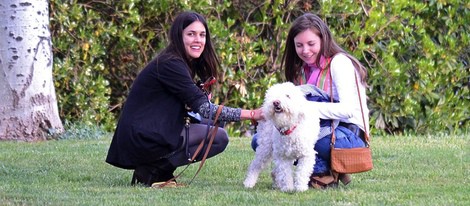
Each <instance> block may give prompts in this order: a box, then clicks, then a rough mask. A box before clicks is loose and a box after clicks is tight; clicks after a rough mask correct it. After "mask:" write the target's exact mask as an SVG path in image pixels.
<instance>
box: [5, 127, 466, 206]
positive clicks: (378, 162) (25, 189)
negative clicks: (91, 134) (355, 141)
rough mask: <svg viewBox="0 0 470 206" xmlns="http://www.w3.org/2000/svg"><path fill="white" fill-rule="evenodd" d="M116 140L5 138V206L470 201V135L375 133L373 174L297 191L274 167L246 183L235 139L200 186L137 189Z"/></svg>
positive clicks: (241, 147)
mask: <svg viewBox="0 0 470 206" xmlns="http://www.w3.org/2000/svg"><path fill="white" fill-rule="evenodd" d="M110 140H111V139H110V137H109V135H105V136H103V137H100V138H96V139H73V138H72V139H67V140H52V141H46V142H38V143H26V142H8V141H7V142H5V141H4V142H0V180H1V181H0V182H1V184H0V205H270V206H271V205H289V206H291V205H470V178H469V176H470V172H469V171H470V137H468V135H462V136H452V137H443V136H439V137H436V136H411V137H409V136H396V137H393V136H380V137H379V136H375V137H373V139H372V149H373V157H374V166H375V168H374V169H373V170H372V171H370V172H366V173H361V174H355V175H353V182H352V183H351V184H349V185H348V186H347V187H344V186H340V187H339V188H337V189H328V190H314V189H310V190H309V191H307V192H304V193H293V194H292V193H282V192H279V191H276V190H273V189H271V179H270V175H269V172H268V171H265V172H263V173H262V175H261V179H260V182H259V183H258V184H257V185H256V186H255V188H254V189H245V188H244V187H243V185H242V182H243V179H244V175H245V172H246V169H247V167H248V165H249V163H250V161H251V159H252V158H253V154H254V153H253V151H252V150H251V148H250V139H249V138H238V137H235V138H232V139H231V142H230V144H229V146H228V148H227V150H226V151H225V152H224V153H222V154H220V155H218V156H216V157H214V158H211V159H209V160H208V161H207V162H206V165H205V166H204V168H203V169H202V171H201V172H200V173H199V175H198V176H197V177H196V179H195V180H194V181H193V182H192V184H190V185H188V186H186V187H183V188H166V189H152V188H143V187H132V186H130V178H131V175H132V171H129V170H122V169H119V168H115V167H112V166H111V165H108V164H106V163H105V162H104V159H105V157H106V153H107V150H108V147H109V143H110ZM198 165H199V164H198V163H196V164H194V165H191V166H190V167H189V168H188V169H187V170H186V171H185V172H184V173H183V175H182V177H181V178H180V179H179V182H181V183H188V182H189V179H190V178H191V177H192V176H193V175H194V173H195V171H196V169H197V167H198ZM181 169H182V168H179V169H178V171H180V170H181Z"/></svg>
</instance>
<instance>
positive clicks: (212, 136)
mask: <svg viewBox="0 0 470 206" xmlns="http://www.w3.org/2000/svg"><path fill="white" fill-rule="evenodd" d="M223 107H224V106H223V105H219V107H218V108H217V112H216V113H215V118H214V124H213V127H212V130H210V131H209V132H208V134H207V136H206V138H204V139H203V140H202V141H201V142H200V143H199V145H198V147H197V149H196V151H195V152H194V154H193V156H192V157H191V159H189V164H187V165H186V167H185V168H184V169H183V170H182V171H181V172H180V173H178V175H176V176H174V177H173V178H171V179H169V180H167V181H166V182H164V183H163V184H161V185H158V188H163V187H165V186H166V185H168V184H169V183H170V182H173V181H175V180H176V179H177V178H179V177H180V176H181V175H182V174H183V172H184V171H186V169H188V167H189V165H191V163H193V162H194V161H195V160H196V158H197V156H198V155H199V153H200V152H201V151H202V150H203V147H204V143H205V142H206V140H207V137H209V143H208V144H207V148H206V150H205V153H204V156H203V157H202V159H201V163H200V164H199V168H198V169H197V171H196V173H195V174H194V176H193V177H192V178H191V180H190V181H189V183H188V185H189V184H191V183H192V181H193V180H194V179H195V178H196V176H197V175H198V174H199V172H200V171H201V169H202V167H203V166H204V163H205V162H206V159H207V156H208V154H209V151H210V150H211V147H212V144H213V142H214V139H215V136H216V134H217V131H218V130H219V122H218V119H219V116H220V113H221V112H222V108H223ZM187 143H188V142H187Z"/></svg>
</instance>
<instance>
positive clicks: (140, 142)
mask: <svg viewBox="0 0 470 206" xmlns="http://www.w3.org/2000/svg"><path fill="white" fill-rule="evenodd" d="M169 38H170V39H169V40H170V41H169V45H168V46H167V47H166V48H165V49H164V50H163V51H162V52H161V53H160V54H159V55H158V56H157V57H155V58H154V59H153V60H152V61H151V62H149V63H148V64H147V65H146V67H145V68H144V69H143V70H142V71H141V72H140V73H139V75H138V76H137V78H136V79H135V81H134V82H133V85H132V88H131V90H130V92H129V96H128V97H127V100H126V103H125V105H124V107H123V109H122V112H121V114H120V117H119V121H118V124H117V127H116V130H115V133H114V136H113V139H112V142H111V145H110V148H109V151H108V156H107V158H106V162H107V163H109V164H111V165H114V166H116V167H119V168H123V169H131V170H134V174H133V178H132V182H131V183H132V184H135V183H141V184H144V185H146V186H149V187H150V186H152V185H153V186H158V185H161V183H162V182H166V181H168V180H171V179H172V178H173V177H174V176H173V172H174V171H175V170H176V168H177V167H179V166H182V165H187V164H189V163H191V162H189V161H188V158H190V157H189V154H194V152H195V150H196V148H197V146H198V144H199V143H200V142H201V141H202V140H203V139H205V138H206V136H207V131H208V125H207V124H204V123H202V122H200V123H196V122H193V123H191V124H190V125H189V127H185V118H186V117H187V116H188V108H189V109H190V110H192V112H194V113H193V114H198V115H200V116H202V118H203V119H207V120H209V121H210V120H211V119H214V117H215V113H216V111H217V109H218V107H220V106H219V105H214V104H212V103H211V102H210V97H208V96H210V89H211V87H210V86H208V85H207V84H205V85H204V87H205V89H206V90H205V91H206V92H204V90H202V89H201V88H200V86H201V85H200V84H199V83H198V84H196V82H197V81H196V79H200V80H203V81H204V80H207V79H211V78H213V77H217V69H218V67H219V66H220V64H219V61H218V59H217V56H216V54H215V51H214V47H213V45H212V42H211V39H210V32H209V29H208V27H207V23H206V20H205V19H204V17H203V16H201V15H200V14H198V13H195V12H182V13H181V14H179V15H178V16H177V17H176V19H175V20H174V22H173V24H172V25H171V28H170V32H169ZM261 115H262V114H261V110H259V109H256V110H244V109H240V108H230V107H222V110H221V113H220V116H219V119H218V120H219V121H241V120H259V119H261V118H262V116H261ZM227 144H228V135H227V132H226V131H225V130H224V129H223V128H219V129H218V130H217V133H216V135H215V139H214V142H213V144H212V147H211V149H210V151H209V153H208V157H213V156H215V155H217V154H219V153H221V152H222V151H224V150H225V148H226V146H227ZM200 160H201V157H199V156H198V158H197V159H196V160H195V161H200ZM167 185H168V186H172V185H173V186H174V185H177V184H176V182H175V181H171V182H169V183H167Z"/></svg>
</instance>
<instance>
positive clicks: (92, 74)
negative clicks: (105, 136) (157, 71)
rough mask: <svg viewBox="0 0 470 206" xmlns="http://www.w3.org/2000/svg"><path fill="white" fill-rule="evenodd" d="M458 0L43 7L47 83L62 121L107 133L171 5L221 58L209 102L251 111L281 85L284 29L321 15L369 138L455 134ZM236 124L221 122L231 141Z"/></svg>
mask: <svg viewBox="0 0 470 206" xmlns="http://www.w3.org/2000/svg"><path fill="white" fill-rule="evenodd" d="M469 7H470V6H469V4H468V3H465V1H457V0H448V1H446V0H440V1H436V0H430V1H424V2H423V1H411V2H410V1H404V0H399V1H393V3H392V2H391V1H381V2H378V1H375V0H363V1H344V2H339V3H338V2H336V1H328V0H326V1H287V3H286V2H285V1H280V0H271V1H262V0H249V1H222V0H216V1H185V0H153V1H152V0H151V1H140V0H123V1H118V3H115V2H113V3H111V2H110V1H93V0H81V1H78V0H51V1H50V8H51V31H52V35H53V43H54V78H55V80H56V90H57V96H58V100H59V107H60V115H61V117H62V118H63V120H65V121H67V122H77V121H79V122H83V123H85V124H89V125H97V124H98V125H101V126H104V127H105V128H107V129H109V130H112V129H113V128H114V126H115V121H116V117H117V116H118V115H119V112H120V108H121V106H122V104H123V103H124V101H125V98H126V96H127V93H128V91H129V88H130V86H131V85H132V81H133V79H134V78H135V77H136V75H137V74H138V72H139V70H140V69H141V68H142V67H143V66H144V65H145V64H146V62H148V61H149V60H150V59H152V58H153V57H154V56H155V55H156V54H157V53H158V51H159V50H160V49H162V48H163V47H164V46H165V45H166V39H167V34H166V32H167V31H168V28H169V26H170V24H171V22H172V20H173V19H174V17H175V16H176V15H177V14H178V13H179V12H180V11H182V10H193V11H197V12H200V13H201V14H203V15H204V16H206V17H207V20H208V22H209V27H210V29H211V33H212V36H213V39H214V44H215V45H216V48H217V52H218V54H219V57H220V59H221V62H222V71H221V76H219V77H218V81H219V85H218V88H217V92H216V95H215V98H216V99H215V102H216V103H225V104H226V105H228V106H233V107H244V108H255V107H259V106H260V105H261V103H262V96H263V91H265V89H266V88H268V87H269V86H270V85H272V84H274V83H276V82H281V81H284V77H283V71H281V68H280V65H279V64H280V62H279V60H280V58H281V55H282V50H283V48H284V41H285V38H286V35H287V30H288V29H289V25H290V22H292V20H293V19H294V18H295V17H297V16H298V15H300V14H301V13H303V12H306V11H310V12H313V13H317V14H318V15H320V16H321V17H322V18H323V19H325V21H326V22H327V23H328V24H329V25H330V28H331V30H332V32H333V33H334V34H335V36H336V38H337V41H338V42H339V43H340V44H341V45H343V47H344V48H345V49H346V50H348V51H350V52H351V53H353V54H354V55H355V56H356V57H358V58H359V60H360V61H361V62H363V64H364V65H366V66H367V67H368V68H369V81H368V83H369V86H370V87H369V91H368V95H369V102H368V106H369V108H370V109H371V125H372V132H373V133H392V134H396V133H432V132H437V131H439V132H442V131H444V132H450V133H459V132H466V131H465V130H466V129H467V128H468V126H469V121H468V120H469V117H470V112H469V109H468V108H469V105H470V95H469V87H470V84H469V81H470V69H469V65H468V64H469V61H470V58H469V56H470V49H469V41H470V37H469V34H468V31H470V26H469V25H468V22H470V17H469V16H470V11H469V10H470V8H469ZM248 126H249V125H248V123H247V122H242V123H233V124H231V125H229V127H228V128H229V132H230V133H231V134H232V135H240V134H243V133H244V132H246V131H247V130H248V129H249V128H248Z"/></svg>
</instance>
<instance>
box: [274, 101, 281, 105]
mask: <svg viewBox="0 0 470 206" xmlns="http://www.w3.org/2000/svg"><path fill="white" fill-rule="evenodd" d="M279 104H281V102H279V101H278V100H276V101H273V105H274V106H275V107H279Z"/></svg>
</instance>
